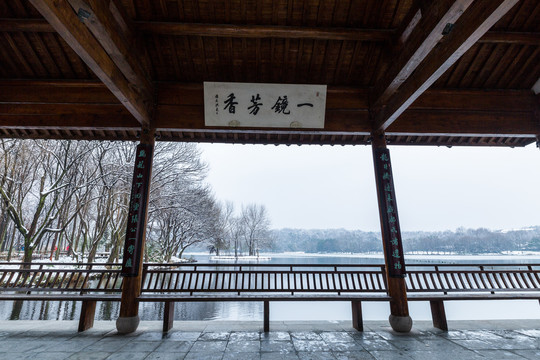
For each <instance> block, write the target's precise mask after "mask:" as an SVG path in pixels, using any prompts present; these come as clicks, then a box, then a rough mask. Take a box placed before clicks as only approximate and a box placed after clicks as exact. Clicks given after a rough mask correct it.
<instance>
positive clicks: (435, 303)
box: [429, 300, 448, 331]
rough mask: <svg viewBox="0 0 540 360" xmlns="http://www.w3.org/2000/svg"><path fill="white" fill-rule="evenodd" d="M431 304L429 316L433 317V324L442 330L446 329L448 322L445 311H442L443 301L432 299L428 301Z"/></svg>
mask: <svg viewBox="0 0 540 360" xmlns="http://www.w3.org/2000/svg"><path fill="white" fill-rule="evenodd" d="M429 304H430V305H431V317H432V318H433V326H434V327H436V328H438V329H441V330H443V331H448V324H447V323H446V312H445V311H444V302H443V301H442V300H432V301H430V302H429Z"/></svg>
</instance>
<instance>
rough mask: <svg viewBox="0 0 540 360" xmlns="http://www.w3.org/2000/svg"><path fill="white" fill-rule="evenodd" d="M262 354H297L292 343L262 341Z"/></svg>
mask: <svg viewBox="0 0 540 360" xmlns="http://www.w3.org/2000/svg"><path fill="white" fill-rule="evenodd" d="M261 351H262V352H275V353H278V354H288V353H292V352H295V349H294V346H293V343H292V341H281V340H262V341H261Z"/></svg>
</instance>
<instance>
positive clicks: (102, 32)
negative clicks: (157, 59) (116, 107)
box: [68, 0, 153, 99]
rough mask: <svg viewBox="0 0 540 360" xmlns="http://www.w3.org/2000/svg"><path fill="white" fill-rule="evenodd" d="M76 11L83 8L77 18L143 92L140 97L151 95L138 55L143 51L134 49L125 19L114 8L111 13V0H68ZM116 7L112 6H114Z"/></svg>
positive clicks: (149, 97) (112, 4)
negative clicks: (79, 18)
mask: <svg viewBox="0 0 540 360" xmlns="http://www.w3.org/2000/svg"><path fill="white" fill-rule="evenodd" d="M68 1H69V3H70V4H71V7H72V8H73V10H74V11H75V12H76V13H79V12H83V11H84V12H85V16H81V21H82V22H83V23H84V24H85V25H86V26H87V27H88V29H90V31H91V32H92V34H93V35H94V37H95V38H96V39H97V40H98V41H99V43H100V44H101V46H102V47H103V49H105V51H106V52H107V54H108V55H109V56H110V58H111V59H112V61H113V62H114V63H115V64H116V66H117V67H118V69H120V71H121V72H122V74H123V75H124V76H125V78H126V79H127V80H128V81H129V82H130V83H131V84H133V85H135V87H136V91H137V92H138V93H140V94H143V96H144V98H146V99H151V98H152V93H153V89H152V88H153V85H152V84H151V82H150V81H149V79H150V76H149V73H150V71H149V70H148V69H146V68H145V67H144V66H143V65H142V62H141V61H139V59H138V58H135V56H133V54H138V55H137V56H138V57H139V58H140V57H141V56H142V54H144V52H143V51H141V50H139V49H137V47H136V43H135V41H134V38H133V36H132V34H131V33H130V32H129V28H128V27H127V26H126V25H125V24H126V20H125V19H122V18H120V20H119V19H118V17H121V15H120V14H119V13H118V12H115V13H113V12H112V11H111V7H112V6H114V2H111V1H103V0H99V1H96V0H68ZM114 8H115V9H116V7H114Z"/></svg>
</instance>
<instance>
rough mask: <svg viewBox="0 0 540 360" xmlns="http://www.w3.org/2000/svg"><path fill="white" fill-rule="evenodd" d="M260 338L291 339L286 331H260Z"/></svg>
mask: <svg viewBox="0 0 540 360" xmlns="http://www.w3.org/2000/svg"><path fill="white" fill-rule="evenodd" d="M261 340H278V341H287V340H291V334H290V333H288V332H286V331H272V332H267V333H262V334H261Z"/></svg>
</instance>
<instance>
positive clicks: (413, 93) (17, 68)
mask: <svg viewBox="0 0 540 360" xmlns="http://www.w3.org/2000/svg"><path fill="white" fill-rule="evenodd" d="M96 3H97V4H96ZM100 3H101V4H100ZM111 3H112V4H113V6H105V7H103V6H102V4H107V5H109V4H111ZM493 3H496V5H493ZM51 4H52V5H51ZM434 4H437V6H435V5H434ZM34 5H35V7H34ZM80 8H81V9H87V10H88V12H87V14H90V15H92V16H94V19H96V18H97V20H98V21H97V23H98V24H99V25H100V26H101V27H95V24H96V22H95V21H94V22H93V23H91V20H92V19H93V18H90V20H88V19H85V18H84V16H82V17H81V16H79V17H80V19H81V20H79V18H77V14H76V13H77V11H76V9H80ZM51 9H52V10H51ZM57 9H60V10H58V11H56V10H57ZM109 11H110V13H109ZM70 12H71V13H70ZM82 14H83V15H84V12H83V13H82ZM475 14H481V15H482V16H478V15H476V16H475ZM79 15H81V12H80V11H79ZM436 17H439V18H440V19H439V18H438V19H439V20H438V21H439V22H440V23H435V22H434V21H432V20H430V19H432V18H436ZM480 17H482V19H480V20H478V23H476V19H477V18H480ZM73 18H75V19H77V22H74V21H72V20H73ZM110 19H113V21H111V20H110ZM85 20H86V21H85ZM70 21H71V22H70ZM122 21H124V23H123V22H122ZM445 23H449V24H453V27H452V26H450V28H448V27H446V26H445V29H444V32H445V35H442V33H441V31H440V29H439V28H438V26H439V27H440V26H441V24H443V25H445ZM92 26H94V27H92ZM96 29H97V30H96ZM111 29H112V30H114V31H111ZM437 31H438V32H437ZM111 34H112V35H111ZM111 43H112V44H113V47H114V51H112V52H111V51H110V49H108V48H107V46H108V45H107V44H111ZM101 46H103V47H101ZM122 50H123V51H122ZM89 59H90V60H89ZM96 59H97V60H96ZM126 64H128V65H129V67H128V69H130V71H131V72H130V71H128V73H126V71H125V67H126ZM411 64H412V65H411ZM411 67H412V68H411ZM118 74H120V75H118ZM539 79H540V2H538V1H537V0H521V1H519V0H493V1H491V2H490V1H486V0H469V1H467V0H456V1H449V0H437V1H432V2H423V1H414V0H386V1H380V0H368V1H353V0H351V1H347V0H344V1H341V0H340V1H322V0H321V1H316V0H313V1H311V0H288V1H287V0H282V1H267V0H264V1H182V0H178V1H176V0H175V1H171V0H162V1H151V0H118V1H112V2H111V1H101V2H100V1H96V0H45V1H41V0H31V1H25V0H0V136H1V137H22V138H67V139H109V140H136V139H137V138H138V134H139V133H140V131H141V126H142V125H144V126H146V125H148V124H150V125H151V126H154V127H156V129H157V136H158V138H159V139H160V140H171V141H196V142H226V143H263V144H342V145H344V144H367V143H369V141H370V136H371V133H372V132H380V131H384V132H385V133H386V134H387V138H388V141H389V143H390V144H404V145H405V144H420V145H446V146H453V145H475V146H478V145H488V146H524V145H527V144H530V143H532V142H534V141H535V139H536V137H537V135H539V134H540V100H539V95H537V93H538V91H539V89H538V88H540V84H539ZM204 81H225V82H249V83H289V84H325V85H328V94H327V103H326V117H325V127H324V129H288V128H283V129H270V128H266V129H265V128H263V129H254V128H253V129H250V128H241V129H240V128H219V127H206V126H205V125H204V103H203V88H202V84H203V82H204ZM535 90H536V91H535Z"/></svg>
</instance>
